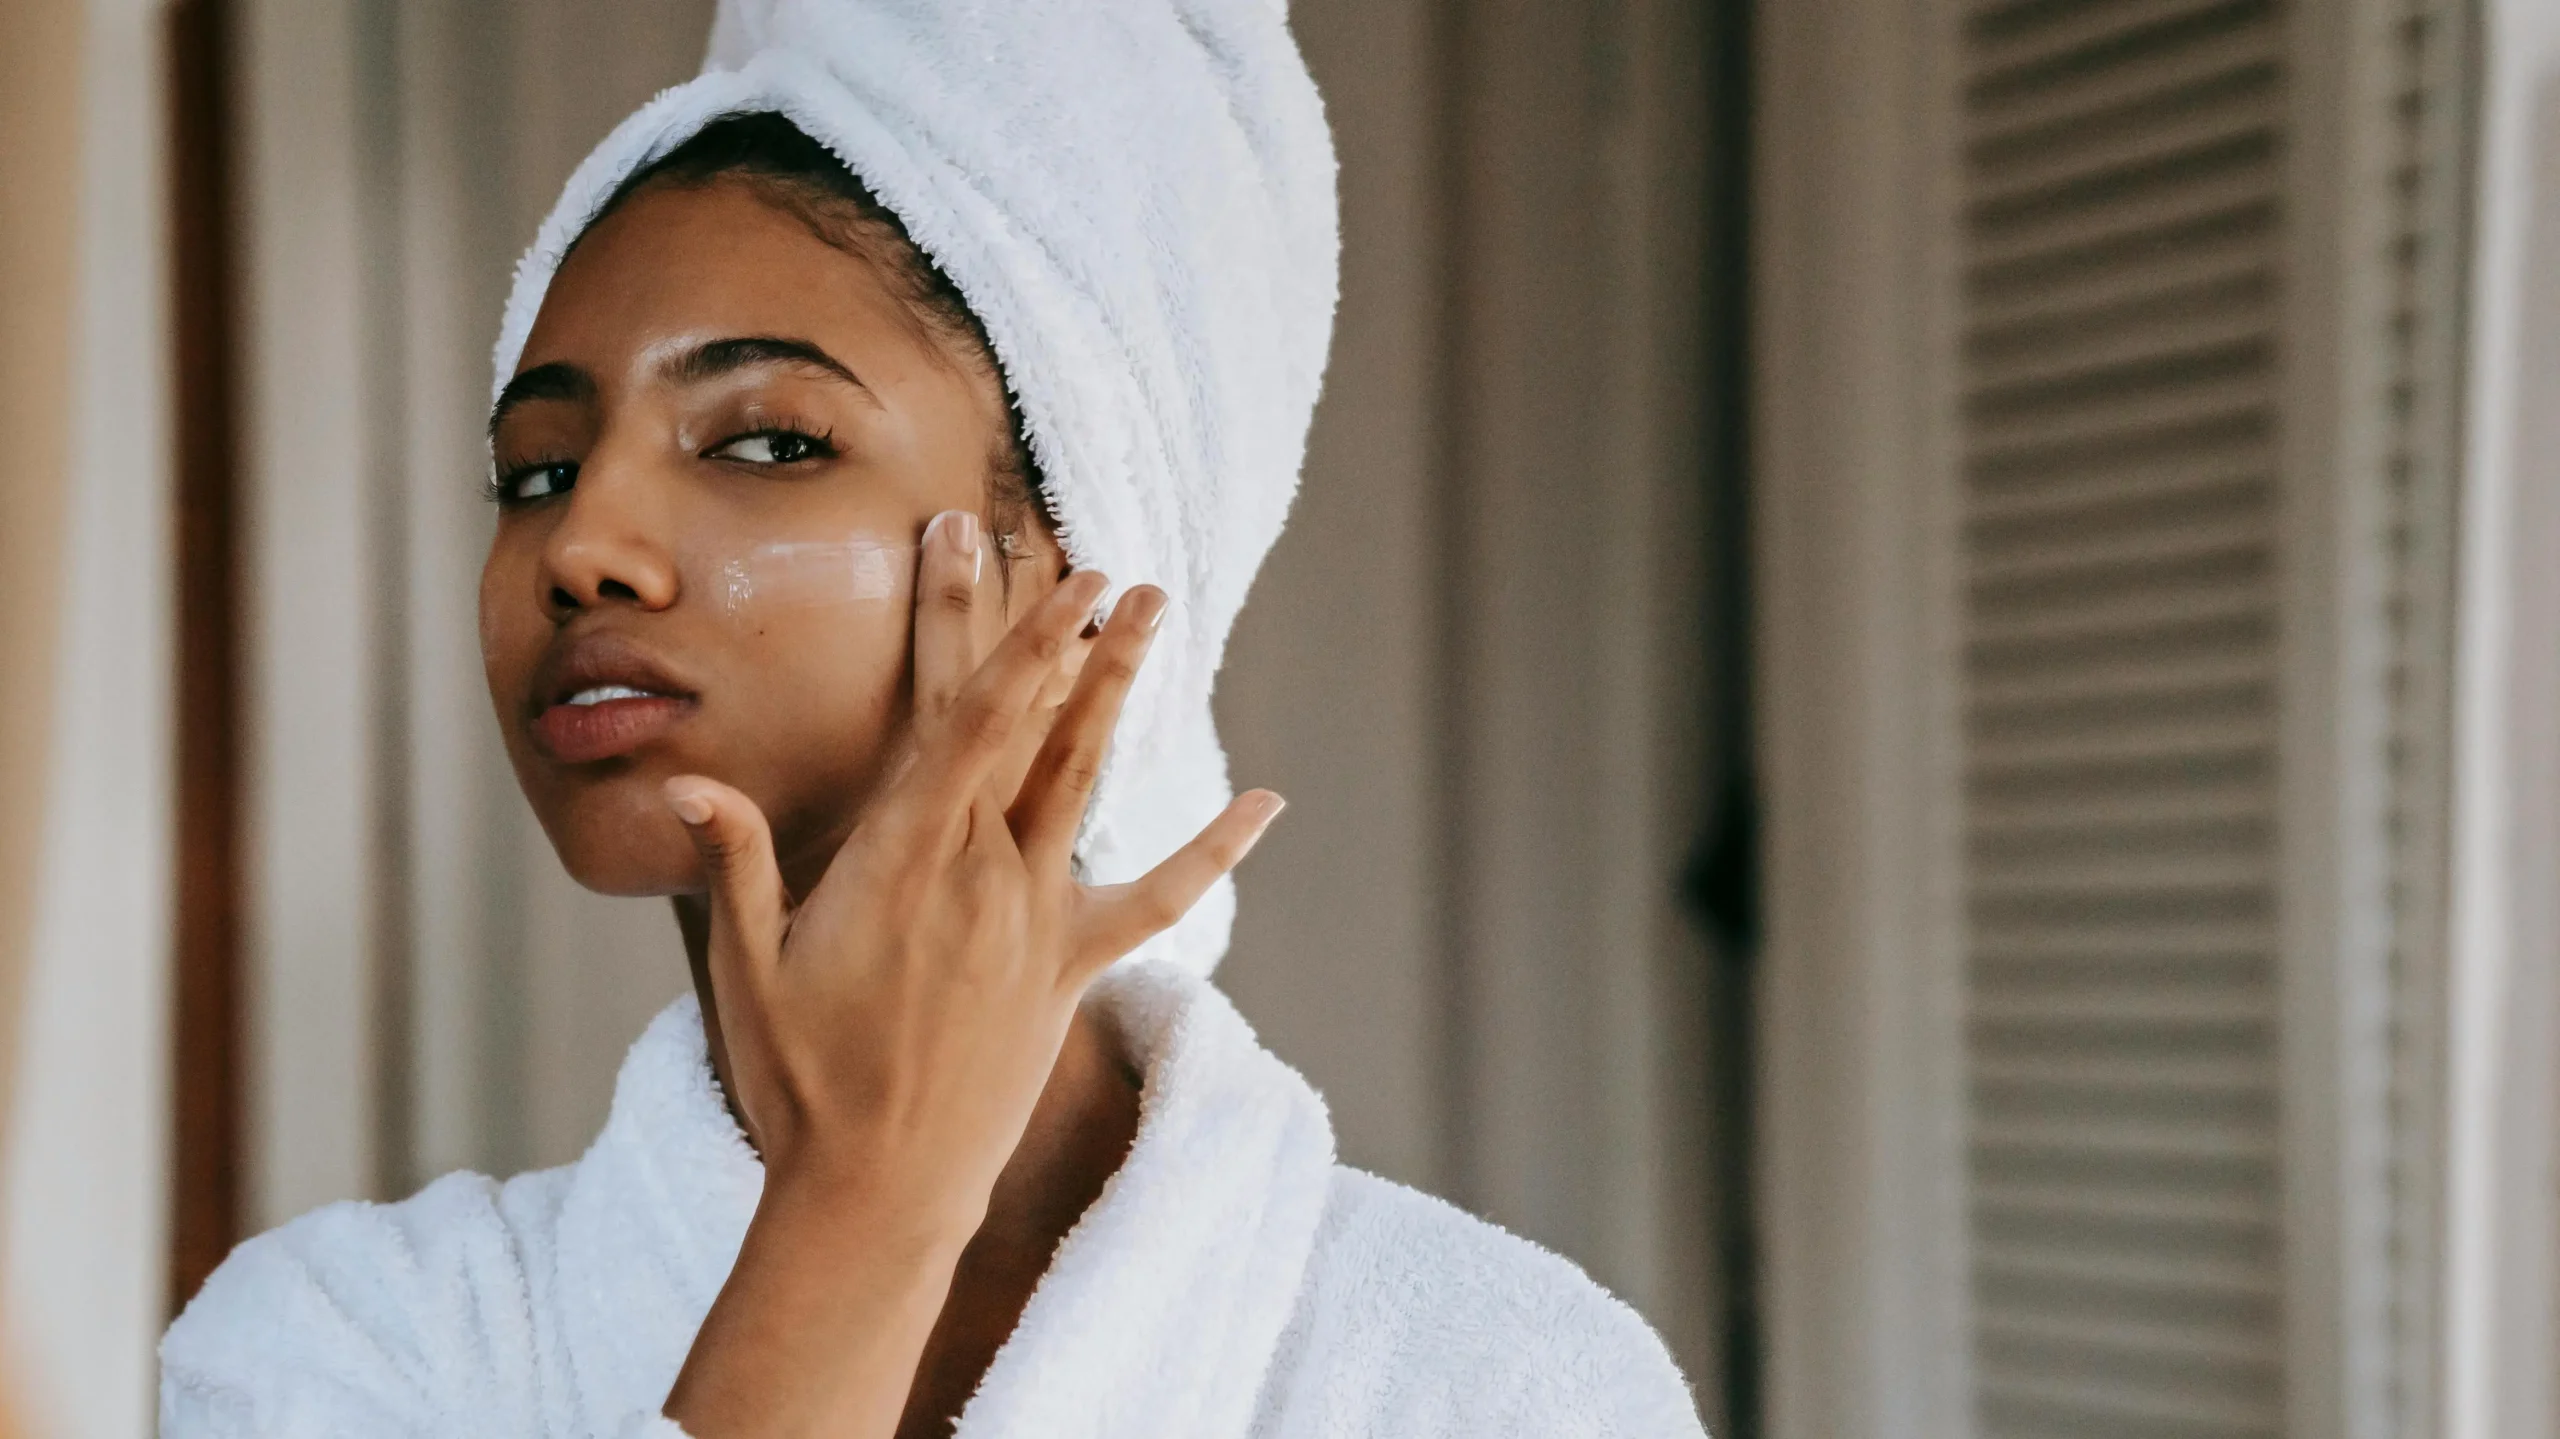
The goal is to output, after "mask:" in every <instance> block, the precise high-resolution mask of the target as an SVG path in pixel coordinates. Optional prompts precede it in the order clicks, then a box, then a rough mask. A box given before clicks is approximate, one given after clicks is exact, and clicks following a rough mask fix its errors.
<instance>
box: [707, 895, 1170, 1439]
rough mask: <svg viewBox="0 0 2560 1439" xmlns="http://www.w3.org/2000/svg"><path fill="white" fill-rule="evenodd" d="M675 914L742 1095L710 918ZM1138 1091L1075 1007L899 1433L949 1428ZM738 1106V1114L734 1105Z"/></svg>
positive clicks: (1095, 1190) (1083, 1201) (1123, 1145)
mask: <svg viewBox="0 0 2560 1439" xmlns="http://www.w3.org/2000/svg"><path fill="white" fill-rule="evenodd" d="M675 910H676V924H677V927H678V928H679V929H680V930H681V931H682V932H683V934H684V946H685V957H686V960H687V962H688V964H689V966H690V968H691V970H692V972H693V987H694V992H695V994H696V995H698V996H699V997H700V999H701V1001H702V1024H703V1030H704V1037H705V1038H706V1039H707V1040H708V1041H709V1047H710V1051H711V1068H712V1073H713V1074H714V1075H715V1076H717V1077H718V1079H719V1081H720V1092H721V1094H722V1095H723V1096H724V1097H725V1096H727V1095H729V1094H732V1093H734V1092H735V1090H734V1087H733V1086H732V1085H731V1083H730V1077H729V1056H728V1047H727V1046H726V1045H725V1044H724V1043H723V1042H722V1041H721V1037H720V1011H719V1003H718V1000H717V997H716V996H714V995H713V993H712V991H711V980H710V967H709V964H708V958H709V954H710V920H709V914H708V911H707V909H706V907H705V906H704V904H703V903H702V902H701V901H700V900H696V899H689V898H687V899H678V900H677V901H675ZM1141 1084H1142V1077H1141V1076H1140V1075H1139V1073H1138V1071H1137V1069H1136V1067H1135V1065H1134V1064H1132V1063H1131V1061H1130V1060H1129V1057H1128V1055H1127V1053H1126V1052H1125V1050H1124V1048H1123V1046H1122V1045H1121V1043H1120V1042H1119V1039H1118V1036H1117V1035H1116V1034H1115V1033H1114V1032H1113V1030H1112V1028H1111V1026H1110V1025H1109V1024H1108V1023H1107V1022H1106V1021H1105V1020H1104V1019H1103V1018H1102V1017H1101V1016H1099V1015H1098V1014H1096V1013H1095V1012H1094V1011H1093V1009H1092V1008H1091V1007H1090V1006H1087V1007H1084V1008H1080V1009H1078V1010H1077V1011H1076V1015H1075V1018H1074V1020H1073V1021H1072V1022H1071V1023H1070V1024H1069V1026H1068V1029H1067V1037H1066V1042H1065V1044H1064V1045H1063V1046H1062V1047H1061V1048H1060V1050H1059V1052H1058V1061H1057V1064H1056V1065H1055V1066H1054V1067H1053V1068H1052V1069H1051V1070H1050V1072H1049V1082H1048V1085H1047V1087H1046V1088H1044V1089H1043V1090H1041V1092H1040V1100H1039V1103H1038V1104H1037V1105H1036V1106H1035V1107H1034V1108H1033V1110H1032V1112H1031V1122H1030V1124H1029V1125H1028V1126H1027V1127H1026V1128H1025V1129H1024V1131H1023V1135H1022V1141H1021V1143H1019V1144H1017V1145H1016V1146H1015V1147H1014V1151H1013V1157H1012V1158H1011V1159H1010V1160H1008V1161H1007V1162H1006V1164H1005V1167H1004V1171H1003V1172H1002V1173H1001V1174H999V1175H998V1176H997V1177H996V1185H995V1189H994V1191H993V1192H992V1193H991V1194H990V1195H989V1196H988V1199H987V1217H986V1221H985V1222H984V1223H983V1224H981V1225H980V1226H979V1228H978V1233H977V1236H976V1237H975V1238H973V1239H972V1240H971V1241H970V1242H969V1247H968V1249H967V1250H966V1251H964V1252H963V1253H962V1255H961V1257H960V1264H959V1267H958V1269H957V1271H956V1272H955V1274H954V1276H953V1278H952V1283H951V1297H950V1299H949V1300H948V1301H947V1302H946V1303H945V1304H944V1306H943V1313H942V1319H941V1322H940V1323H939V1324H937V1325H936V1326H935V1328H934V1332H933V1337H932V1339H931V1340H930V1341H928V1342H927V1344H926V1346H925V1352H924V1356H923V1358H922V1360H921V1361H920V1362H919V1363H918V1365H917V1368H916V1383H915V1388H914V1391H913V1395H912V1397H911V1400H910V1402H909V1405H908V1413H907V1419H908V1421H909V1422H908V1423H907V1424H905V1425H902V1426H901V1432H902V1433H905V1432H914V1433H947V1432H948V1423H949V1421H950V1420H951V1419H953V1418H956V1417H957V1416H958V1414H959V1412H960V1408H961V1406H962V1405H964V1404H966V1403H967V1401H968V1397H969V1395H970V1394H971V1393H973V1392H974V1391H975V1390H976V1388H977V1384H978V1380H979V1378H980V1377H981V1376H982V1375H984V1374H985V1373H986V1369H987V1365H988V1364H989V1363H990V1362H992V1361H993V1360H994V1358H995V1354H996V1350H997V1349H998V1348H1000V1347H1001V1346H1002V1345H1003V1343H1004V1341H1005V1339H1006V1338H1007V1337H1008V1336H1009V1335H1011V1334H1012V1332H1013V1329H1014V1326H1015V1324H1016V1323H1017V1322H1019V1321H1020V1319H1021V1317H1022V1310H1023V1306H1024V1305H1026V1304H1027V1303H1029V1302H1030V1298H1031V1291H1032V1289H1033V1288H1034V1287H1035V1286H1037V1285H1038V1283H1039V1282H1040V1276H1041V1275H1042V1274H1044V1273H1046V1272H1047V1271H1048V1267H1049V1260H1050V1257H1051V1256H1052V1255H1054V1254H1055V1253H1056V1251H1057V1247H1058V1243H1059V1241H1060V1240H1062V1239H1064V1238H1065V1237H1066V1235H1067V1231H1069V1230H1070V1229H1073V1228H1074V1227H1075V1223H1076V1220H1077V1219H1078V1218H1079V1217H1081V1216H1082V1215H1083V1214H1084V1212H1085V1211H1086V1210H1087V1209H1090V1208H1092V1207H1093V1202H1094V1201H1095V1200H1096V1199H1098V1198H1100V1197H1101V1195H1102V1190H1103V1186H1104V1185H1106V1184H1107V1183H1109V1182H1110V1179H1111V1176H1112V1175H1113V1174H1115V1173H1117V1172H1119V1169H1120V1165H1121V1163H1122V1161H1124V1160H1125V1159H1127V1158H1128V1154H1129V1146H1130V1145H1131V1144H1132V1143H1133V1142H1135V1140H1136V1139H1137V1134H1138V1104H1139V1092H1140V1088H1141ZM730 1110H731V1114H732V1115H733V1117H734V1116H735V1114H736V1105H735V1103H734V1102H732V1103H731V1105H730ZM743 1127H744V1126H743V1124H741V1128H743ZM937 1426H940V1427H937Z"/></svg>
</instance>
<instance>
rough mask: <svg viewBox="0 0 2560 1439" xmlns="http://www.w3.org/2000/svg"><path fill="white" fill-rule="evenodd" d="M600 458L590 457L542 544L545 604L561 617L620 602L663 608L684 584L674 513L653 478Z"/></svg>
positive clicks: (648, 608)
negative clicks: (656, 492) (674, 541)
mask: <svg viewBox="0 0 2560 1439" xmlns="http://www.w3.org/2000/svg"><path fill="white" fill-rule="evenodd" d="M598 458H601V456H591V457H590V460H589V463H588V465H587V467H586V468H585V470H584V471H582V472H581V474H580V475H579V477H578V483H577V485H576V486H575V487H574V488H572V489H571V490H570V491H569V494H568V502H567V505H566V510H567V512H566V513H565V514H563V515H562V516H561V518H560V525H559V528H557V529H555V530H553V531H552V532H551V537H550V540H549V542H548V543H547V544H545V545H544V546H543V551H542V574H541V584H542V586H543V596H542V604H543V608H544V610H545V611H546V612H548V613H549V614H550V616H551V617H552V618H553V619H554V620H566V619H567V618H569V617H570V616H571V615H574V614H577V613H579V612H580V611H583V610H592V609H603V608H609V607H611V606H614V605H628V606H630V607H632V608H634V609H642V610H663V609H665V608H667V607H668V606H670V605H673V604H674V603H675V602H676V596H677V594H678V593H679V591H680V588H681V582H680V578H679V575H678V573H677V566H676V561H675V555H674V552H673V547H672V545H671V543H670V535H671V531H670V530H669V528H668V524H667V521H668V516H667V515H666V514H665V513H664V510H663V507H662V506H660V505H659V504H656V503H654V502H653V500H652V497H651V494H650V486H649V484H648V482H647V480H646V477H644V476H638V475H629V474H619V473H616V472H614V471H613V470H612V469H610V468H608V467H607V466H605V465H599V464H597V463H595V460H596V459H598Z"/></svg>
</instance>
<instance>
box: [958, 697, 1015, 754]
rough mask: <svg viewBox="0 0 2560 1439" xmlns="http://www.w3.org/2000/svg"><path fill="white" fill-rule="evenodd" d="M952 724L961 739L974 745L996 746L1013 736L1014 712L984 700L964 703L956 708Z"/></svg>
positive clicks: (970, 700) (973, 699)
mask: <svg viewBox="0 0 2560 1439" xmlns="http://www.w3.org/2000/svg"><path fill="white" fill-rule="evenodd" d="M951 722H952V724H953V726H954V727H956V728H957V729H958V731H959V733H960V737H961V738H962V739H964V740H967V741H968V742H970V743H972V744H979V745H987V746H996V745H1001V744H1003V743H1004V742H1005V741H1006V740H1008V739H1010V738H1012V736H1013V714H1012V712H1011V711H1009V710H1007V709H1005V708H1004V707H1003V706H1002V705H998V704H994V703H991V702H989V701H988V700H986V699H984V698H972V699H968V700H964V701H962V702H961V703H960V704H959V705H958V706H956V707H955V708H954V710H953V712H952V716H951Z"/></svg>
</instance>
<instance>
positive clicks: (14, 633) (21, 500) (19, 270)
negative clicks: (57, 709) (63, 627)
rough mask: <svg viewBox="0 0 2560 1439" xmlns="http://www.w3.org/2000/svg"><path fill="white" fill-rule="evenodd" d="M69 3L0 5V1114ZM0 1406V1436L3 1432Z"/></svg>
mask: <svg viewBox="0 0 2560 1439" xmlns="http://www.w3.org/2000/svg"><path fill="white" fill-rule="evenodd" d="M80 32H81V10H80V7H79V6H78V5H76V4H73V3H69V0H12V3H11V4H9V5H7V6H0V195H7V196H9V197H10V199H9V203H8V204H6V205H0V434H5V435H7V436H9V442H8V443H7V444H6V445H0V1113H6V1112H7V1106H8V1091H9V1082H10V1079H11V1077H12V1076H13V1075H14V1074H15V1071H16V1066H15V1064H14V1063H13V1062H12V1060H13V1058H14V1056H15V1054H16V1052H17V1044H16V1038H17V1023H18V1010H19V1003H18V1000H19V991H20V987H21V981H22V979H23V978H24V976H25V974H26V969H27V963H26V956H27V947H28V944H29V942H30V939H31V929H32V926H33V922H34V908H35V906H34V898H35V874H36V859H37V854H38V847H39V842H40V839H41V836H42V834H43V832H44V791H45V744H46V739H47V737H48V729H49V725H50V721H51V718H52V713H53V683H52V680H53V654H54V629H55V626H54V619H55V595H56V591H57V588H58V585H59V581H60V576H61V563H60V561H61V554H62V494H63V467H64V462H65V460H66V458H67V455H68V447H69V440H70V434H69V430H70V425H69V414H70V405H71V381H70V370H71V320H72V284H73V267H74V263H75V248H74V246H75V238H76V229H77V223H78V213H77V208H76V206H75V204H74V201H75V199H76V197H77V193H78V176H79V153H80V146H79V139H80V136H79V99H80V96H79V76H80V68H81V67H80V42H81V33H80ZM16 1431H17V1426H16V1425H15V1424H14V1423H13V1422H11V1419H10V1416H9V1414H8V1412H7V1409H6V1406H5V1404H0V1435H6V1434H14V1433H15V1432H16Z"/></svg>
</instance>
